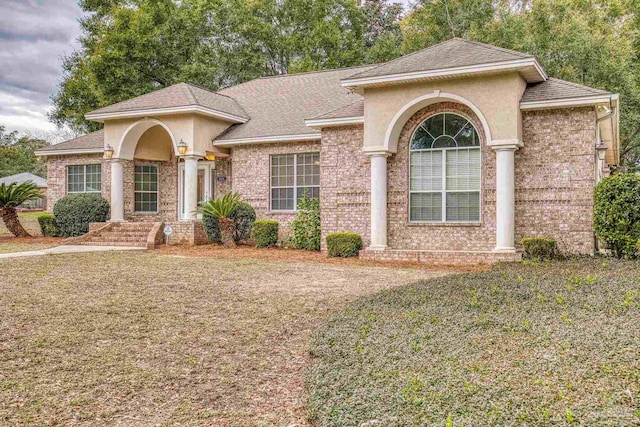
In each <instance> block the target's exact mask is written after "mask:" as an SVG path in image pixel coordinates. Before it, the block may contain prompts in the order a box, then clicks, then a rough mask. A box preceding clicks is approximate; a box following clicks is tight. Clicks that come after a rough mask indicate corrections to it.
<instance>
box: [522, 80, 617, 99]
mask: <svg viewBox="0 0 640 427" xmlns="http://www.w3.org/2000/svg"><path fill="white" fill-rule="evenodd" d="M609 95H611V93H610V92H607V91H606V90H600V89H595V88H592V87H589V86H584V85H581V84H578V83H572V82H568V81H565V80H560V79H554V78H549V79H548V80H547V81H544V82H541V83H534V84H529V85H527V89H526V90H525V92H524V94H523V95H522V99H521V100H520V102H522V103H528V102H537V101H549V100H552V99H566V98H583V97H599V96H605V97H606V96H609Z"/></svg>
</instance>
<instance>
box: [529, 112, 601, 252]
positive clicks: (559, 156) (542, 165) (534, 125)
mask: <svg viewBox="0 0 640 427" xmlns="http://www.w3.org/2000/svg"><path fill="white" fill-rule="evenodd" d="M522 124H523V141H524V147H523V148H521V149H520V150H518V151H516V244H517V245H519V244H520V240H521V239H522V238H523V237H551V238H554V239H556V240H557V241H558V245H559V247H560V249H561V250H563V251H566V252H571V253H579V254H591V253H593V252H594V250H595V243H594V237H593V190H594V186H595V144H596V136H595V135H596V130H595V111H594V109H593V108H570V109H569V108H567V109H558V110H544V111H535V112H527V113H524V114H523V123H522Z"/></svg>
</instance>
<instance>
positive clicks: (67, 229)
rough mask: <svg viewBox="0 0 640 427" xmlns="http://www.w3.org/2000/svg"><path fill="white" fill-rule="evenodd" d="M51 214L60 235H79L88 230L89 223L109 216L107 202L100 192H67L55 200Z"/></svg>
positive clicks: (103, 220) (101, 220) (100, 220)
mask: <svg viewBox="0 0 640 427" xmlns="http://www.w3.org/2000/svg"><path fill="white" fill-rule="evenodd" d="M53 214H54V215H55V217H56V224H57V226H58V229H59V230H60V233H61V235H62V236H65V237H75V236H81V235H83V234H85V233H87V232H88V231H89V223H91V222H105V221H106V220H107V219H108V218H109V216H108V215H109V202H107V201H106V200H105V199H103V198H102V197H101V196H100V194H91V193H87V194H69V195H68V196H64V197H63V198H62V199H60V200H58V201H57V202H56V204H55V205H54V206H53Z"/></svg>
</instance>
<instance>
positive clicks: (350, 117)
mask: <svg viewBox="0 0 640 427" xmlns="http://www.w3.org/2000/svg"><path fill="white" fill-rule="evenodd" d="M305 123H306V125H307V126H309V127H312V128H316V129H322V128H324V127H331V126H343V125H351V124H359V123H364V98H360V99H358V100H357V101H355V102H353V103H351V104H349V105H345V106H344V107H340V108H337V109H335V110H332V111H329V112H328V113H325V114H321V115H319V116H316V117H313V118H311V119H307V120H305Z"/></svg>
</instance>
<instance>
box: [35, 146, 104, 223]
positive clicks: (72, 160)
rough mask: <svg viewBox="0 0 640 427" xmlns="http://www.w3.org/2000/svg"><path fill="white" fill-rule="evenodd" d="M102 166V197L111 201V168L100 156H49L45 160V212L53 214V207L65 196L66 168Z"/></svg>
mask: <svg viewBox="0 0 640 427" xmlns="http://www.w3.org/2000/svg"><path fill="white" fill-rule="evenodd" d="M94 164H101V165H102V193H101V194H102V197H104V198H105V199H107V200H111V166H110V165H109V161H107V160H104V159H103V158H102V154H84V155H78V156H51V157H49V158H48V159H47V184H48V188H47V212H53V205H55V203H56V202H57V201H58V200H60V199H61V198H62V197H64V196H66V195H67V166H72V165H94Z"/></svg>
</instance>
